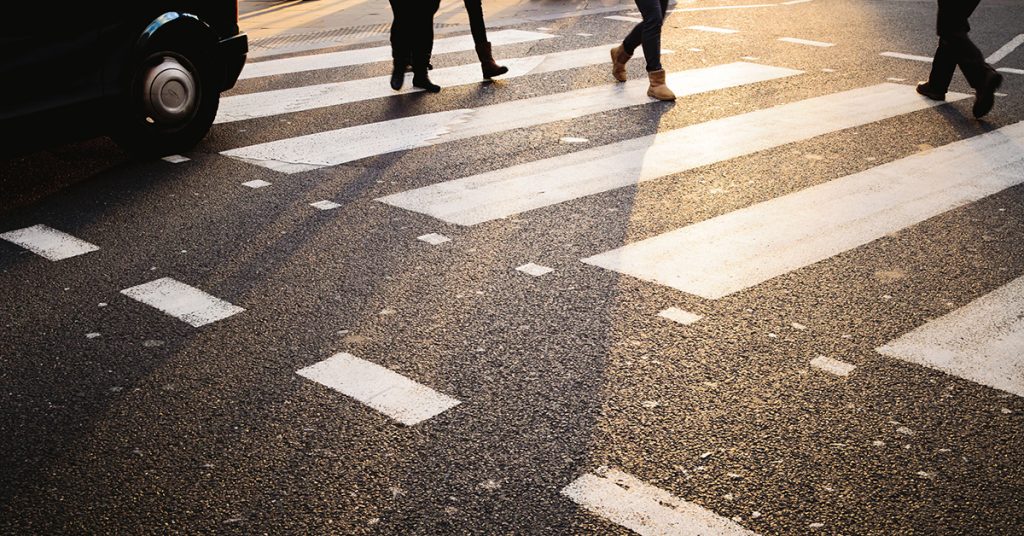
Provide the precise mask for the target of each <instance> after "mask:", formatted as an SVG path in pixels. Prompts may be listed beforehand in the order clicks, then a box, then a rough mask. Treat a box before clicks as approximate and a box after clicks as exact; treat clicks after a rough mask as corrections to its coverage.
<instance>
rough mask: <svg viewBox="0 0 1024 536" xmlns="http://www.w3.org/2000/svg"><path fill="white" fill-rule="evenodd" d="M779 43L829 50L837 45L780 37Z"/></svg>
mask: <svg viewBox="0 0 1024 536" xmlns="http://www.w3.org/2000/svg"><path fill="white" fill-rule="evenodd" d="M779 41H782V42H783V43H793V44H796V45H807V46H812V47H820V48H828V47H834V46H836V45H835V43H826V42H824V41H811V40H810V39H800V38H797V37H780V38H779Z"/></svg>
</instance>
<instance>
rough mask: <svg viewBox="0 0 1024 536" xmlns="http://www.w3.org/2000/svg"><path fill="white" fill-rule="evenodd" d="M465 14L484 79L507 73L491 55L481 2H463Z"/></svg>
mask: <svg viewBox="0 0 1024 536" xmlns="http://www.w3.org/2000/svg"><path fill="white" fill-rule="evenodd" d="M464 3H465V5H466V13H468V14H469V29H470V31H471V32H472V33H473V43H474V44H476V57H477V58H479V59H480V70H481V71H483V73H484V78H486V79H488V80H490V79H491V78H494V77H495V76H500V75H503V74H505V73H507V72H508V67H505V66H502V65H498V64H497V63H495V62H494V56H492V55H491V43H489V42H488V41H487V26H485V25H484V7H483V1H482V0H464Z"/></svg>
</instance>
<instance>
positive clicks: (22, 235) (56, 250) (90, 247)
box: [0, 225, 100, 261]
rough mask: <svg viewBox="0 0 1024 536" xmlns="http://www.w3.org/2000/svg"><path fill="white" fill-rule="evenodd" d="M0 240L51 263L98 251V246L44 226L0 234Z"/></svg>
mask: <svg viewBox="0 0 1024 536" xmlns="http://www.w3.org/2000/svg"><path fill="white" fill-rule="evenodd" d="M0 238H2V239H4V240H6V241H8V242H11V243H14V244H17V245H19V246H21V247H23V248H25V249H27V250H29V251H31V252H32V253H35V254H36V255H39V256H40V257H43V258H44V259H48V260H51V261H61V260H64V259H70V258H71V257H77V256H79V255H84V254H86V253H90V252H92V251H96V250H98V249H100V248H99V246H96V245H94V244H90V243H88V242H86V241H85V240H80V239H78V238H75V237H73V236H71V235H69V234H67V233H63V232H61V231H58V230H56V229H54V228H52V227H47V226H46V225H33V226H32V227H26V228H24V229H18V230H17V231H8V232H6V233H3V234H0Z"/></svg>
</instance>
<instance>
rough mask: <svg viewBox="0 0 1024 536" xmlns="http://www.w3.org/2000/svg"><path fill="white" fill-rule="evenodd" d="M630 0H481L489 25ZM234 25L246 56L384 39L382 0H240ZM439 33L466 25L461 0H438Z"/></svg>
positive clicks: (387, 13)
mask: <svg viewBox="0 0 1024 536" xmlns="http://www.w3.org/2000/svg"><path fill="white" fill-rule="evenodd" d="M635 8H636V4H635V3H634V2H633V0H575V1H574V0H484V12H485V15H486V17H487V25H488V27H491V28H497V27H500V26H508V25H513V24H521V23H524V22H542V21H546V20H553V19H559V18H565V17H573V16H579V15H586V14H593V13H605V12H615V11H623V10H631V9H635ZM239 19H240V20H239V25H240V26H241V27H242V30H244V31H245V32H246V33H248V34H249V40H250V48H251V51H250V54H249V56H250V57H260V56H269V55H276V54H286V53H289V52H299V51H303V50H315V49H319V48H327V47H333V46H341V45H347V44H354V43H366V42H373V41H382V40H386V39H387V33H388V29H389V27H390V25H391V7H390V4H389V3H388V2H387V1H386V0H278V1H274V0H241V1H240V2H239ZM434 26H435V29H436V31H437V33H439V34H444V33H452V32H463V31H468V30H469V20H468V18H467V16H466V10H465V7H464V6H463V3H462V0H442V1H441V9H440V10H438V12H437V15H436V16H435V17H434Z"/></svg>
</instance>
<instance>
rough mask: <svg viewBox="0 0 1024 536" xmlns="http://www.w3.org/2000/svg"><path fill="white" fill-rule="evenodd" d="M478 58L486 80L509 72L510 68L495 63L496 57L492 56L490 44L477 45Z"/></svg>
mask: <svg viewBox="0 0 1024 536" xmlns="http://www.w3.org/2000/svg"><path fill="white" fill-rule="evenodd" d="M476 57H477V58H478V59H479V60H480V70H481V71H482V72H483V75H484V78H485V79H487V80H490V79H491V78H494V77H495V76H501V75H503V74H505V73H507V72H508V67H505V66H504V65H498V64H497V63H496V62H495V61H494V56H493V55H491V44H490V43H481V44H479V45H477V46H476Z"/></svg>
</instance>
